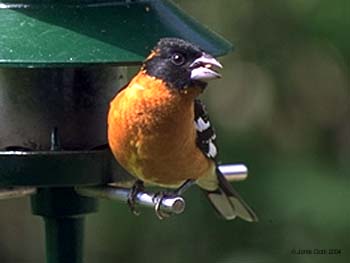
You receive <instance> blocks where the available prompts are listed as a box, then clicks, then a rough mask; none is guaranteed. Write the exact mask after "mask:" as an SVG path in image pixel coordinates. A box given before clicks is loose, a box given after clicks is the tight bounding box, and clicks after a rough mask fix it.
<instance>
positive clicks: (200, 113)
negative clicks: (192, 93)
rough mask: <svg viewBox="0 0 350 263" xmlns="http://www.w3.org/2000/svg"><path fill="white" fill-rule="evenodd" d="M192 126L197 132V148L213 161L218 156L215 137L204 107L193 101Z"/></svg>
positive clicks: (197, 101)
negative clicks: (193, 125)
mask: <svg viewBox="0 0 350 263" xmlns="http://www.w3.org/2000/svg"><path fill="white" fill-rule="evenodd" d="M194 124H195V127H196V131H197V146H198V147H199V148H200V149H201V151H202V152H203V153H204V154H205V155H206V156H207V157H208V158H210V159H215V158H216V156H217V154H218V150H217V147H216V145H215V138H216V135H215V132H214V129H213V127H212V126H211V124H210V121H209V117H208V114H207V112H206V110H205V107H204V105H203V104H202V103H201V102H200V101H199V100H196V101H195V119H194Z"/></svg>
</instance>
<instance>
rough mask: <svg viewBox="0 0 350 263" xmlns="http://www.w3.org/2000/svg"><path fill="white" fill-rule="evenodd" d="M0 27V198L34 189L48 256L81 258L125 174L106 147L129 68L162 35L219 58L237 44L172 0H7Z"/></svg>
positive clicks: (0, 9) (0, 8)
mask: <svg viewBox="0 0 350 263" xmlns="http://www.w3.org/2000/svg"><path fill="white" fill-rule="evenodd" d="M0 32H1V34H0V43H1V47H0V123H1V130H0V186H1V190H0V199H1V198H11V197H17V196H25V195H31V204H32V211H33V214H35V215H39V216H42V217H43V218H44V222H45V227H46V254H47V262H49V263H55V262H70V263H76V262H82V258H83V256H82V253H83V252H82V247H83V226H84V216H85V215H86V214H88V213H91V212H95V211H96V210H97V198H96V196H97V197H107V198H111V196H114V194H115V193H114V192H113V191H115V189H111V188H108V187H106V188H104V186H106V185H107V184H109V183H113V182H115V181H118V180H120V177H121V176H122V169H120V168H119V167H118V166H117V165H116V164H115V162H114V161H113V158H112V157H111V154H110V152H109V150H108V148H107V147H102V146H103V145H106V143H107V141H106V114H107V110H108V104H109V101H110V99H111V98H112V97H113V95H114V94H115V93H116V91H117V90H118V88H120V87H121V86H122V85H123V84H124V83H126V81H127V76H126V66H128V65H136V64H140V63H141V62H142V61H143V60H144V58H145V55H147V53H148V52H149V50H150V49H151V48H152V47H153V46H154V45H155V43H156V42H157V41H158V40H159V39H160V38H162V37H169V36H171V37H180V38H183V39H186V40H189V41H191V42H193V43H196V44H198V45H199V46H201V47H202V48H203V49H204V50H205V51H207V52H209V53H211V54H213V55H215V56H220V55H223V54H225V53H227V52H228V51H230V49H231V45H230V44H229V43H228V42H227V41H226V40H224V39H223V38H222V37H220V36H219V35H217V34H215V33H213V32H212V31H210V30H208V29H207V28H205V27H203V26H202V25H201V24H199V23H198V22H196V21H195V20H194V19H193V18H191V17H190V16H188V15H186V14H185V13H184V12H183V11H182V10H181V9H179V8H178V7H177V6H176V5H174V4H173V3H172V2H171V1H167V0H164V1H161V0H134V1H132V0H108V1H107V0H61V1H59V0H0ZM242 171H243V174H244V172H245V171H244V167H243V170H242V169H241V170H240V171H238V172H237V173H242ZM87 186H94V187H95V188H88V187H87ZM84 187H85V188H84ZM101 189H104V190H103V191H101ZM106 189H107V190H106ZM125 194H126V192H125V191H124V192H123V191H119V192H118V193H117V195H119V197H120V198H121V199H123V198H124V199H125V196H126V195H125ZM91 196H93V197H91ZM147 198H150V196H149V195H145V196H140V197H139V200H140V202H141V203H142V202H143V203H145V204H150V203H152V201H151V200H148V199H147ZM147 200H148V201H147ZM176 202H177V200H172V203H171V204H175V203H176ZM163 206H164V209H170V208H169V206H170V205H168V207H167V204H163ZM175 208H176V207H175ZM177 208H178V209H180V210H181V207H180V208H179V207H177Z"/></svg>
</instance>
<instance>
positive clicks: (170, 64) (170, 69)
mask: <svg viewBox="0 0 350 263" xmlns="http://www.w3.org/2000/svg"><path fill="white" fill-rule="evenodd" d="M213 68H222V66H221V64H220V63H219V62H218V61H217V60H216V59H215V58H214V57H212V56H211V55H209V54H207V53H205V52H203V51H202V50H201V49H200V48H199V47H197V46H196V45H194V44H192V43H189V42H187V41H185V40H182V39H179V38H162V39H161V40H159V42H158V43H157V45H156V46H155V47H154V49H153V50H152V52H151V54H150V55H149V56H148V58H147V59H146V60H145V62H144V65H143V69H144V70H146V72H147V74H149V75H150V76H154V77H156V78H158V79H162V80H164V81H165V82H166V83H167V84H168V85H169V87H171V88H176V89H185V88H187V87H191V86H193V85H192V84H193V83H195V82H197V83H200V84H201V85H203V86H205V84H206V82H207V81H208V80H209V79H213V78H219V77H220V74H218V73H217V72H216V71H215V70H214V69H213Z"/></svg>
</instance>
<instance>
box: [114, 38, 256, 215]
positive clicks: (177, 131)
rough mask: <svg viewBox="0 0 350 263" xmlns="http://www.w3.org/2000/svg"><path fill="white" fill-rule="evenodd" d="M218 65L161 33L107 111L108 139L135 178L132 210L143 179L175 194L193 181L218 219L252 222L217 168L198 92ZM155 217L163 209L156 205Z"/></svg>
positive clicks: (197, 49) (210, 129)
mask: <svg viewBox="0 0 350 263" xmlns="http://www.w3.org/2000/svg"><path fill="white" fill-rule="evenodd" d="M221 68H222V65H221V63H220V62H219V61H218V60H217V59H216V58H215V57H214V56H212V55H210V54H209V53H208V52H205V51H204V50H202V49H201V48H200V47H199V46H197V45H196V44H193V43H191V42H189V41H186V40H184V39H181V38H174V37H166V38H161V39H160V40H159V41H158V42H157V44H156V45H155V47H154V48H153V49H152V50H151V52H150V54H149V55H148V56H147V58H146V59H145V60H144V62H143V64H142V66H141V68H140V70H139V71H138V73H136V75H135V76H134V77H133V78H132V79H131V80H130V81H129V82H128V84H126V85H125V86H124V87H123V88H121V89H120V90H119V91H118V92H117V94H116V95H115V96H114V97H113V99H112V100H111V102H110V105H109V110H108V118H107V119H108V120H107V121H108V123H107V137H108V144H109V147H110V149H111V152H112V153H113V155H114V157H115V159H116V160H117V162H118V163H119V164H120V165H121V166H122V167H123V168H124V169H125V170H126V171H127V172H128V173H129V174H131V175H132V176H134V177H135V178H136V179H137V181H136V182H135V184H134V186H133V187H132V189H131V191H130V193H131V194H130V195H129V199H128V203H129V205H130V207H131V208H132V210H133V211H134V201H135V198H136V195H137V193H138V192H139V191H140V190H143V188H144V183H146V184H150V185H154V186H159V187H163V188H166V189H173V190H172V191H171V192H170V191H169V192H165V193H164V192H161V193H160V194H162V195H163V196H162V197H164V195H167V194H168V195H171V194H182V193H183V192H184V191H185V190H186V189H187V188H188V187H189V186H191V185H193V184H196V185H198V186H199V187H200V188H201V189H202V190H203V191H204V193H205V194H206V196H207V197H208V200H209V201H210V203H211V204H212V206H213V207H214V209H215V210H216V211H217V213H218V214H219V215H221V216H222V218H224V219H226V220H231V219H234V218H236V217H239V218H241V219H243V220H245V221H248V222H255V221H257V220H258V218H257V216H256V214H255V213H254V211H253V210H252V209H251V208H250V207H249V206H248V205H247V203H246V202H245V201H244V200H243V199H242V197H241V196H240V195H239V194H238V192H237V191H236V190H235V189H234V188H233V187H232V185H231V184H230V183H229V182H228V181H227V180H226V179H225V177H224V176H223V174H222V173H221V172H220V170H219V169H218V160H217V158H218V157H217V156H218V147H217V145H216V142H215V140H216V134H215V132H214V129H213V127H212V125H211V122H210V120H209V116H208V113H207V110H206V108H205V106H204V104H203V103H202V102H201V101H200V99H199V98H198V96H199V95H200V94H202V93H203V91H204V90H205V89H206V87H207V85H208V82H209V81H210V80H212V79H217V78H220V77H221V75H220V74H219V72H218V71H219V70H220V69H221ZM156 214H157V215H158V217H159V218H160V219H163V218H165V217H166V216H167V215H166V214H164V212H161V211H160V209H159V203H158V205H156Z"/></svg>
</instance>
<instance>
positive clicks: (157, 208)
mask: <svg viewBox="0 0 350 263" xmlns="http://www.w3.org/2000/svg"><path fill="white" fill-rule="evenodd" d="M172 195H173V193H165V192H158V193H156V194H155V195H154V197H153V200H154V203H155V206H154V211H155V213H156V215H157V217H158V218H159V219H160V220H163V219H165V218H168V217H170V216H171V214H170V213H167V212H165V211H162V209H161V207H160V206H161V204H162V202H163V200H164V198H166V197H169V196H172Z"/></svg>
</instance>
